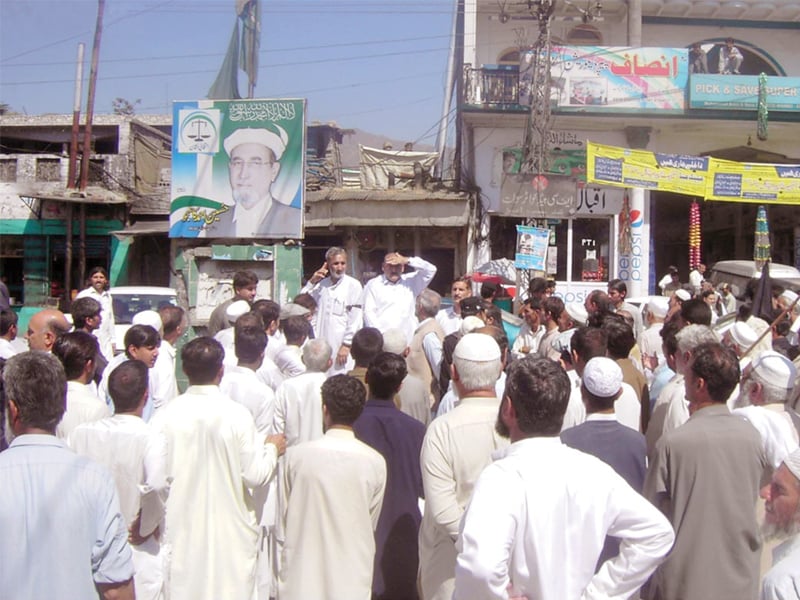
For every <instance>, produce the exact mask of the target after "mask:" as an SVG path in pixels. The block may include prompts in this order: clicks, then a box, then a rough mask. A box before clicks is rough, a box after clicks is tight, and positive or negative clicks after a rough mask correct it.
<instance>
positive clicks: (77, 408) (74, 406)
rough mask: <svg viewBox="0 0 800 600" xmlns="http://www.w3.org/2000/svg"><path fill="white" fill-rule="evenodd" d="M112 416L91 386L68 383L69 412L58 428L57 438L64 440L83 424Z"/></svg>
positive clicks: (75, 382) (66, 412)
mask: <svg viewBox="0 0 800 600" xmlns="http://www.w3.org/2000/svg"><path fill="white" fill-rule="evenodd" d="M109 415H111V411H110V410H109V409H108V406H106V404H105V403H104V402H103V401H102V400H100V399H99V398H98V397H97V394H95V393H94V391H93V390H92V388H91V386H90V385H84V384H82V383H80V382H79V381H68V382H67V410H66V411H65V412H64V416H63V417H61V422H60V423H59V424H58V425H57V426H56V436H57V437H59V438H61V439H62V440H65V439H67V437H69V434H70V433H72V431H73V430H74V429H75V428H76V427H77V426H78V425H80V424H81V423H90V422H92V421H98V420H100V419H104V418H106V417H108V416H109Z"/></svg>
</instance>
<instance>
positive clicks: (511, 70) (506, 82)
mask: <svg viewBox="0 0 800 600" xmlns="http://www.w3.org/2000/svg"><path fill="white" fill-rule="evenodd" d="M464 81H465V83H466V85H465V86H464V99H465V101H466V103H467V104H474V105H482V106H492V107H498V108H500V107H510V106H518V105H519V67H518V66H517V65H483V66H482V67H479V68H474V67H473V66H472V65H464Z"/></svg>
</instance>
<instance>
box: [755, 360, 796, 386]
mask: <svg viewBox="0 0 800 600" xmlns="http://www.w3.org/2000/svg"><path fill="white" fill-rule="evenodd" d="M753 371H754V372H755V373H756V374H757V375H758V376H759V377H760V378H761V379H762V380H763V381H766V382H768V383H769V384H770V385H773V386H775V387H776V388H780V389H783V390H791V389H792V388H793V387H794V382H795V380H796V379H797V368H796V367H795V366H794V363H792V361H790V360H789V359H788V358H786V357H785V356H784V355H783V354H780V353H778V352H775V351H774V350H764V351H763V352H762V353H761V354H759V355H758V356H757V357H756V359H755V360H754V361H753Z"/></svg>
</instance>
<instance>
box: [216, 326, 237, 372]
mask: <svg viewBox="0 0 800 600" xmlns="http://www.w3.org/2000/svg"><path fill="white" fill-rule="evenodd" d="M235 332H236V330H235V329H234V328H233V327H228V328H227V329H220V330H219V331H218V332H217V333H215V334H214V339H215V340H217V341H218V342H219V343H220V344H221V345H222V349H223V350H224V351H225V363H226V364H232V365H235V364H236V363H237V358H236V348H234V345H233V343H234V340H233V336H234V334H235Z"/></svg>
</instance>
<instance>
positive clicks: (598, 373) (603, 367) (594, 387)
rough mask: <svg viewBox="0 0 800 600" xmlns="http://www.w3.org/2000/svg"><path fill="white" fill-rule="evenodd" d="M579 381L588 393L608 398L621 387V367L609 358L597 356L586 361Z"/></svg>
mask: <svg viewBox="0 0 800 600" xmlns="http://www.w3.org/2000/svg"><path fill="white" fill-rule="evenodd" d="M581 382H582V383H583V385H584V386H585V387H586V390H587V391H588V392H589V393H591V394H594V395H595V396H600V397H601V398H610V397H611V396H614V395H616V393H617V392H619V390H620V388H621V387H622V369H620V368H619V365H618V364H617V363H616V362H615V361H613V360H611V359H610V358H606V357H604V356H598V357H596V358H593V359H591V360H590V361H589V362H587V363H586V367H584V369H583V375H582V376H581Z"/></svg>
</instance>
